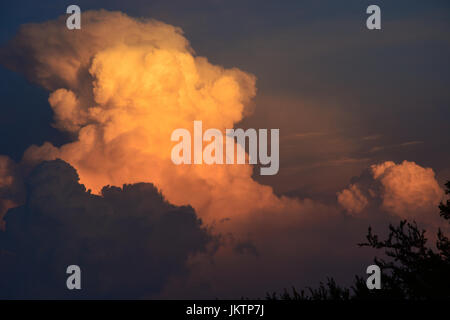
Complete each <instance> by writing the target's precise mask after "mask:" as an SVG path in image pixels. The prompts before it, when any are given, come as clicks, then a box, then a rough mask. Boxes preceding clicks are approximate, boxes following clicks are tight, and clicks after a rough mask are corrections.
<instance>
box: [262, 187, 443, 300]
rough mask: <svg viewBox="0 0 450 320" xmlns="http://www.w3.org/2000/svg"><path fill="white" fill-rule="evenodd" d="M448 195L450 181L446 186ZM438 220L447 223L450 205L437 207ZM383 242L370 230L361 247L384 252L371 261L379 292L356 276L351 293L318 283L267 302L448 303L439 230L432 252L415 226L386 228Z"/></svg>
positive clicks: (273, 296) (404, 222)
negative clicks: (379, 282)
mask: <svg viewBox="0 0 450 320" xmlns="http://www.w3.org/2000/svg"><path fill="white" fill-rule="evenodd" d="M445 186H446V194H449V193H450V181H449V182H447V183H446V184H445ZM439 209H440V216H441V217H442V218H443V219H445V220H446V221H447V222H449V223H450V201H449V200H447V201H446V203H442V202H441V203H440V205H439ZM389 231H390V232H389V235H388V237H387V239H386V240H380V239H379V237H378V236H377V235H376V234H374V233H373V232H372V229H371V228H370V227H369V230H368V234H367V237H366V238H367V242H365V243H360V244H358V245H359V246H361V247H364V246H366V247H372V248H374V249H378V250H382V251H384V255H385V256H386V259H385V258H378V257H375V258H374V263H375V264H376V265H378V266H379V267H380V268H381V270H382V272H383V275H382V288H381V290H369V289H368V288H367V286H366V281H365V279H363V278H361V277H358V276H356V279H355V282H354V284H353V286H352V287H351V289H347V288H342V287H339V286H338V285H337V284H336V283H335V281H334V279H332V278H329V279H328V280H327V283H326V284H323V283H320V286H319V288H318V289H312V288H308V291H309V294H306V293H305V291H304V290H302V291H301V292H300V294H299V293H298V292H297V291H296V289H295V288H293V289H292V293H289V292H287V290H285V292H284V293H283V294H281V295H278V294H276V293H272V294H268V295H267V296H266V298H267V299H271V300H274V299H275V300H276V299H281V300H349V299H354V300H362V299H410V300H425V299H450V241H449V238H448V237H447V236H446V235H444V232H443V231H442V230H441V229H439V230H438V233H437V240H436V244H435V249H434V250H433V249H432V248H430V247H429V246H427V242H428V239H427V238H426V237H425V233H426V230H421V229H419V227H418V226H417V224H416V222H415V221H413V222H408V221H407V220H402V221H400V223H399V225H398V226H393V225H392V224H391V225H389Z"/></svg>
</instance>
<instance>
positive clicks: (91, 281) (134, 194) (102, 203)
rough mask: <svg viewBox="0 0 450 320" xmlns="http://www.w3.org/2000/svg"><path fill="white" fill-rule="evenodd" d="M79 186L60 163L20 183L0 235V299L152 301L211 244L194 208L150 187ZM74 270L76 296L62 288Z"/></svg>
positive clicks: (42, 168) (39, 169)
mask: <svg viewBox="0 0 450 320" xmlns="http://www.w3.org/2000/svg"><path fill="white" fill-rule="evenodd" d="M78 181H79V177H78V174H77V172H76V170H75V169H74V168H73V167H71V166H70V165H69V164H67V163H66V162H64V161H62V160H55V161H49V162H43V163H42V164H40V165H39V166H38V167H36V169H35V170H34V171H33V172H32V173H31V174H30V175H29V176H28V178H26V180H25V188H26V191H27V196H26V202H25V203H24V204H23V205H22V206H20V207H17V208H15V209H11V210H10V211H9V212H8V213H7V214H6V216H5V221H6V230H5V231H4V232H0V248H1V258H0V274H1V275H2V276H1V279H0V298H2V299H4V298H7V299H14V298H31V299H36V298H38V299H45V298H58V299H74V298H89V299H97V298H98V299H104V298H106V299H114V298H124V299H137V298H145V297H151V296H152V295H155V294H157V293H158V292H160V290H161V289H162V287H163V286H164V284H165V283H166V282H167V281H168V279H169V278H170V277H171V276H180V275H181V276H182V275H184V274H186V273H187V268H186V261H187V259H188V256H189V255H190V254H194V253H197V252H200V251H204V250H206V247H207V245H208V243H210V242H211V241H212V236H211V235H210V234H209V232H208V230H207V229H205V227H204V226H203V225H202V221H201V220H200V219H198V218H197V215H196V213H195V211H194V209H193V208H192V207H190V206H181V207H178V206H174V205H172V204H170V203H168V202H167V201H166V200H165V199H164V197H163V196H162V195H161V193H160V192H159V191H158V190H157V189H156V188H155V187H154V186H153V184H150V183H138V184H133V185H124V186H123V188H118V187H110V186H106V187H104V188H103V190H102V192H101V195H100V196H97V195H93V194H91V193H90V191H89V190H88V191H87V190H86V188H85V187H84V185H81V184H79V182H78ZM72 264H75V265H79V266H80V268H81V275H82V277H81V278H82V282H81V286H82V289H81V290H68V289H67V287H66V279H67V277H68V276H69V275H67V274H66V268H67V266H69V265H72Z"/></svg>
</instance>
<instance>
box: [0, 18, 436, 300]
mask: <svg viewBox="0 0 450 320" xmlns="http://www.w3.org/2000/svg"><path fill="white" fill-rule="evenodd" d="M0 61H1V62H2V63H3V64H5V65H6V66H8V67H9V68H11V69H13V70H15V71H18V72H21V73H23V74H24V75H26V76H27V77H28V79H30V80H32V81H34V82H35V83H37V84H39V85H41V86H42V87H44V88H46V89H47V90H49V91H50V95H49V103H50V106H51V107H52V109H53V111H54V126H55V127H56V128H58V129H60V130H64V131H66V132H68V133H69V134H71V135H72V137H73V142H71V143H68V144H65V145H63V146H61V147H56V146H53V145H52V144H50V143H48V142H46V143H44V144H43V145H41V146H30V147H29V148H28V149H27V150H26V151H25V153H24V156H23V159H22V161H21V163H19V164H14V163H13V162H12V161H11V160H9V159H7V158H0V168H4V169H1V170H0V181H2V182H1V183H3V185H4V186H5V187H4V188H3V189H2V190H0V203H2V205H3V208H6V209H3V211H6V210H7V209H9V208H11V207H13V206H17V205H20V204H22V203H23V202H24V196H23V195H24V193H23V189H21V187H20V186H21V185H23V179H27V178H26V177H27V175H28V174H29V172H31V170H32V168H33V167H34V166H36V165H37V164H39V163H41V162H42V161H44V160H54V159H57V158H59V159H62V160H64V161H66V162H67V163H69V164H70V165H71V166H73V167H74V168H75V169H76V171H77V172H78V175H79V177H80V182H81V183H82V184H84V185H85V186H86V188H88V189H91V190H92V192H93V193H94V194H98V195H100V194H101V190H102V188H103V187H104V186H107V185H115V186H122V185H124V184H134V183H140V182H151V183H153V184H154V185H155V186H156V187H157V188H158V190H161V192H162V193H163V194H164V196H165V197H166V199H167V200H168V201H169V202H170V203H173V204H174V205H177V206H182V205H191V206H192V207H193V208H194V209H195V211H196V213H197V214H198V216H199V217H200V218H202V219H203V221H204V222H205V223H206V224H209V225H213V226H214V227H215V228H216V229H218V230H219V231H220V232H222V233H223V234H227V235H228V234H231V237H229V238H227V239H231V240H230V241H229V243H227V244H231V245H223V246H221V247H220V249H219V250H218V251H217V252H216V254H215V256H214V262H215V263H213V264H211V263H210V262H211V261H210V260H209V258H210V257H207V258H206V259H202V257H201V254H199V255H197V256H195V257H193V258H192V259H190V261H189V265H190V268H191V270H192V277H190V278H189V280H185V279H184V280H179V281H181V282H183V281H187V282H184V283H186V286H185V288H186V290H187V291H189V292H191V293H192V290H193V291H195V289H193V288H195V287H196V286H198V285H199V284H202V283H203V281H206V282H207V286H208V290H209V291H208V290H203V287H202V290H201V291H202V293H205V292H206V291H208V292H209V293H210V296H209V297H211V296H224V295H225V296H229V297H236V294H239V295H242V294H247V293H249V289H252V290H253V291H252V293H255V292H256V291H257V292H258V293H259V294H261V293H262V294H264V292H266V290H271V289H281V288H280V287H277V286H279V285H280V283H281V282H282V283H283V285H292V284H293V282H292V281H296V280H295V279H298V278H301V277H303V280H305V277H308V278H310V277H314V276H313V274H314V273H315V275H316V278H315V279H323V272H325V271H327V272H328V273H327V274H331V272H332V271H333V270H334V269H333V270H332V268H336V264H339V263H341V264H340V266H344V265H345V266H346V267H350V268H355V265H356V266H357V267H358V266H359V264H358V263H356V261H357V260H358V259H359V257H358V255H357V254H355V251H354V249H356V248H355V244H356V243H357V242H358V241H359V240H360V239H361V238H360V237H359V235H358V234H352V233H351V232H350V231H351V230H355V229H356V228H363V227H364V228H365V226H366V222H365V221H362V222H361V221H359V220H357V219H354V220H347V219H346V217H344V216H343V215H342V214H341V213H340V212H339V210H338V209H337V207H336V206H334V205H325V204H321V203H317V202H315V201H312V200H310V199H303V200H301V199H296V198H287V197H283V196H282V197H278V196H276V195H275V194H274V193H273V190H272V188H271V187H269V186H265V185H262V184H259V183H258V182H256V181H255V180H253V179H252V170H253V168H252V166H250V165H180V166H176V165H174V164H173V162H172V161H171V149H172V147H173V145H174V143H173V142H172V141H171V140H170V137H171V133H172V132H173V130H175V129H178V128H186V129H188V130H191V129H192V125H193V121H194V120H201V121H202V122H203V126H204V128H217V129H219V130H221V131H224V130H225V129H227V128H233V127H234V126H235V124H236V123H237V122H239V121H240V120H242V119H243V118H244V117H245V116H247V115H248V114H249V113H250V112H251V108H250V107H249V106H250V101H251V99H252V98H253V97H254V96H255V94H256V79H255V77H254V76H253V75H251V74H249V73H246V72H244V71H241V70H239V69H236V68H232V69H225V68H223V67H221V66H217V65H213V64H211V63H210V62H208V60H207V59H206V58H204V57H199V56H196V55H195V53H194V51H193V49H192V48H191V47H190V45H189V42H188V41H187V39H186V38H185V37H184V36H183V33H182V31H181V30H180V29H179V28H176V27H174V26H171V25H167V24H165V23H162V22H159V21H155V20H148V19H135V18H131V17H128V16H127V15H125V14H122V13H119V12H107V11H88V12H83V23H82V28H81V30H68V29H67V28H66V24H65V17H61V18H59V19H57V20H54V21H48V22H45V23H41V24H28V25H25V26H23V27H22V28H21V29H20V31H19V33H18V34H17V36H16V37H15V38H14V39H13V40H11V42H10V43H9V44H8V45H7V46H6V47H4V48H2V49H1V51H0ZM1 159H3V160H1ZM2 163H3V164H2ZM14 168H15V169H14ZM391 171H392V169H389V170H388V171H386V173H385V174H384V175H380V177H379V178H377V179H376V181H383V182H384V184H386V186H388V187H389V186H390V185H391V184H389V183H388V181H387V180H386V181H384V180H383V178H382V177H390V175H389V174H388V173H389V172H391ZM394 176H398V177H401V178H404V177H407V175H402V174H398V173H395V174H394ZM425 176H426V175H425ZM386 179H388V178H386ZM388 180H389V179H388ZM394 180H395V179H394ZM394 180H392V181H394ZM13 181H15V185H17V186H18V187H17V188H16V189H11V188H10V186H11V183H12V182H13ZM21 181H22V183H21ZM389 181H390V180H389ZM354 185H355V186H354V187H352V188H351V189H350V190H349V191H348V192H343V194H344V196H341V197H340V200H339V201H340V202H341V204H344V205H345V206H347V207H348V208H350V206H351V205H352V201H354V199H357V200H358V203H357V205H353V206H352V208H353V209H352V210H353V212H354V213H356V212H361V210H363V208H365V207H366V206H367V205H368V204H367V203H369V204H370V199H369V197H368V196H367V194H366V193H365V192H363V191H361V192H359V191H358V190H362V189H361V186H360V185H359V184H357V183H355V184H354ZM418 186H419V185H418ZM420 186H422V187H427V186H428V185H427V184H421V185H420ZM0 188H1V187H0ZM357 188H358V189H357ZM391 188H393V189H395V184H392V185H391ZM358 192H359V193H358ZM119 193H120V192H119ZM397 198H401V195H400V194H396V197H395V199H397ZM366 202H367V203H366ZM404 202H405V201H404ZM386 203H387V204H386V208H391V207H392V208H396V207H395V205H393V203H394V202H392V201H391V202H389V201H387V202H386ZM406 203H407V202H406ZM411 205H413V204H411ZM0 210H1V207H0ZM12 211H13V210H12ZM0 213H1V212H0ZM13 213H14V212H12V213H11V217H12V216H13ZM229 218H231V219H229ZM105 228H107V226H105ZM361 230H362V229H361ZM226 241H228V240H226ZM324 252H326V253H327V254H323V253H324ZM317 261H319V262H317ZM336 261H338V262H336ZM334 263H336V264H334ZM318 264H320V266H321V267H320V268H318V267H317V265H318ZM327 268H328V269H327ZM338 269H340V270H341V269H342V270H344V267H342V268H338ZM230 279H234V281H231V280H230ZM292 279H294V280H292ZM193 283H194V284H193ZM303 284H305V282H303ZM307 284H309V285H312V284H314V283H311V282H309V283H307ZM181 287H182V286H181V285H180V282H177V283H176V285H174V286H170V285H168V286H167V288H165V289H164V292H165V293H167V295H168V296H173V295H174V294H176V291H177V290H181V289H180V288H181ZM157 288H161V287H160V286H159V287H158V286H157ZM187 291H186V292H187ZM186 292H184V294H182V296H181V297H186V295H185V294H186ZM237 292H239V293H237Z"/></svg>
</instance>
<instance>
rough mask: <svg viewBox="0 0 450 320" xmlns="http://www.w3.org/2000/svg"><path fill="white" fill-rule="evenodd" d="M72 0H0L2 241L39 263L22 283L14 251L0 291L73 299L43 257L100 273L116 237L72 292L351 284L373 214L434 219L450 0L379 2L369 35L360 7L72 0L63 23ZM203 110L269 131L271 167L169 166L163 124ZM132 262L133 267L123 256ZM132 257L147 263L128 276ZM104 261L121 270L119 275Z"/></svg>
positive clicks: (227, 291)
mask: <svg viewBox="0 0 450 320" xmlns="http://www.w3.org/2000/svg"><path fill="white" fill-rule="evenodd" d="M69 4H72V3H66V2H63V1H40V2H39V3H37V2H35V1H22V0H20V1H14V2H11V3H2V4H1V7H0V12H1V19H0V47H1V49H0V81H1V83H0V84H1V85H0V92H1V97H2V103H1V106H0V155H1V156H0V204H1V206H0V210H2V211H1V214H2V215H5V214H6V217H5V221H6V223H5V224H4V231H3V234H2V237H0V241H1V242H2V243H3V245H2V246H3V247H4V248H5V249H2V250H6V252H14V254H17V256H23V257H24V259H25V260H26V261H31V262H32V263H35V262H36V261H38V262H39V265H40V266H42V269H39V270H37V271H36V272H37V273H39V274H41V276H39V275H38V276H37V277H36V278H37V279H38V280H36V281H38V282H39V285H38V286H36V285H35V284H34V285H31V284H30V283H29V282H26V281H25V280H20V279H23V276H22V274H26V273H27V271H26V268H24V267H23V266H22V268H11V266H14V265H16V264H20V263H22V262H23V261H22V262H20V261H19V262H18V261H12V262H7V263H5V266H3V267H4V271H3V273H4V274H7V272H10V273H12V274H13V277H10V278H9V279H14V281H12V282H11V281H10V282H9V283H8V285H6V286H5V288H6V287H7V288H9V289H8V291H6V290H4V292H2V296H7V297H9V296H27V297H31V298H33V297H39V296H50V297H51V296H60V295H62V296H63V297H65V298H70V294H69V293H67V292H66V291H63V292H62V293H61V292H60V291H59V289H58V281H59V280H58V279H59V278H56V279H57V280H55V283H53V282H51V281H50V282H49V281H47V280H48V278H47V277H50V275H49V274H51V272H52V271H49V270H62V266H64V265H65V264H67V263H68V261H70V260H71V257H74V258H72V259H73V260H76V259H77V258H75V257H78V259H79V260H80V261H81V262H82V263H81V262H80V264H82V265H81V267H82V269H83V267H84V268H86V270H89V269H91V270H93V271H92V273H93V274H94V272H97V273H98V274H100V273H102V272H106V271H105V270H106V269H108V267H107V266H105V265H103V264H100V263H99V262H98V260H99V259H100V256H101V253H100V252H105V250H104V247H109V246H111V244H112V243H116V242H117V241H118V240H117V239H118V238H120V239H122V240H123V241H119V242H120V245H119V244H117V245H118V246H119V247H120V250H118V251H114V250H112V251H110V252H109V251H107V250H106V252H109V253H108V254H109V257H110V263H111V264H113V265H115V266H116V267H114V268H112V269H108V270H109V272H110V273H109V276H110V278H108V277H107V276H104V277H100V276H99V277H98V278H96V277H92V278H89V279H88V280H86V281H87V283H89V285H90V287H91V288H92V289H91V290H89V289H88V288H87V289H86V290H85V292H84V293H82V294H86V296H84V297H88V298H90V297H106V298H115V297H125V298H173V297H182V298H185V297H207V298H214V297H225V298H229V297H241V296H243V295H247V296H252V297H258V296H259V297H261V296H264V295H265V293H266V292H267V291H271V290H281V289H282V288H284V287H290V286H292V285H296V286H299V287H300V286H305V285H315V284H317V283H318V282H319V281H321V280H324V279H325V278H326V277H327V276H335V277H336V278H337V279H338V280H340V281H341V282H343V283H349V281H351V280H352V279H353V276H354V274H357V273H359V274H364V270H365V267H366V266H367V265H368V264H369V263H370V261H371V258H372V256H373V252H369V251H368V250H366V251H364V250H363V249H360V248H358V247H357V245H356V244H357V243H358V242H360V241H362V240H363V239H364V236H365V233H366V231H367V227H368V226H369V225H374V226H378V227H379V229H378V230H380V233H382V230H383V227H384V226H386V225H387V224H388V223H389V222H395V221H398V220H399V219H401V218H407V219H415V220H417V221H418V222H420V223H422V224H423V225H424V226H427V227H429V228H437V227H438V226H440V225H439V219H436V217H437V216H438V215H437V213H436V211H437V204H438V203H439V201H440V200H441V199H443V197H444V193H443V189H442V186H443V183H444V182H445V181H447V180H448V179H450V165H449V164H450V135H449V129H448V119H449V117H450V108H449V105H450V93H449V91H448V89H447V88H448V87H449V85H450V75H449V72H448V71H449V70H450V59H449V56H450V41H449V38H448V34H449V31H450V22H449V21H450V19H449V15H450V10H449V9H450V6H449V4H448V2H447V1H395V3H393V2H392V1H378V2H377V3H376V4H378V5H379V6H380V8H381V17H382V29H381V30H368V29H367V28H366V19H367V16H368V15H367V14H366V13H365V11H366V8H367V6H368V5H370V4H374V3H372V2H371V1H340V2H337V1H284V2H282V3H280V2H279V1H278V2H277V1H239V2H237V1H189V2H186V1H126V2H123V1H78V2H77V5H79V6H80V8H81V11H82V21H81V30H72V31H70V32H69V31H68V30H66V29H64V28H65V19H66V16H65V10H66V8H67V6H68V5H69ZM101 9H104V10H106V11H99V10H101ZM58 17H60V18H59V20H57V19H58ZM149 19H154V20H149ZM30 23H33V24H32V25H28V26H23V25H24V24H30ZM21 26H22V27H21ZM85 30H86V31H85ZM13 39H14V40H13ZM158 66H163V67H158ZM186 79H188V80H186ZM199 88H201V89H199ZM199 119H200V120H203V121H204V124H205V126H208V127H214V128H219V129H221V130H224V129H225V128H230V127H234V128H244V129H247V128H256V129H259V128H267V129H271V128H279V129H280V140H279V148H280V156H279V158H280V169H279V172H278V173H277V174H276V175H271V176H261V175H259V174H258V172H259V170H257V169H258V165H256V166H254V167H252V166H248V165H245V166H239V165H237V166H234V165H231V166H219V165H214V166H206V165H202V166H199V167H190V166H182V167H173V163H171V162H170V161H168V159H169V154H170V148H171V147H172V146H173V144H172V142H171V141H170V140H169V138H168V137H169V135H170V132H171V131H172V130H173V129H174V128H176V127H177V126H183V127H187V126H189V125H191V124H192V121H193V120H199ZM56 159H61V160H63V161H61V160H56ZM42 161H44V162H42ZM45 161H47V162H45ZM141 183H143V184H144V185H141ZM83 185H84V186H83ZM105 186H114V188H117V190H116V189H114V190H115V192H116V193H117V194H120V195H123V203H120V201H118V202H114V201H113V200H114V199H113V197H111V196H109V197H108V191H109V195H111V190H109V189H107V188H106V189H104V188H103V187H105ZM125 186H128V187H125ZM153 188H156V191H155V190H154V189H153ZM158 192H159V193H161V194H162V198H159V197H154V196H153V195H154V194H155V193H156V194H158ZM147 197H149V199H152V200H149V201H148V202H145V201H144V200H143V199H146V198H147ZM33 199H35V200H33ZM43 199H47V200H46V201H49V203H50V204H52V205H49V204H48V203H47V202H46V201H44V200H43ZM49 199H50V200H49ZM139 199H141V200H139ZM127 201H128V202H127ZM141 201H144V202H143V203H141ZM135 203H136V205H135ZM55 208H56V209H55ZM80 208H84V209H83V210H81V209H80ZM168 208H169V209H168ZM8 210H9V211H8ZM77 210H81V211H80V213H79V214H78V216H79V218H76V217H77ZM173 210H175V211H176V212H178V213H177V214H176V215H174V216H173V217H170V218H167V219H168V220H167V221H166V220H164V219H163V218H161V214H163V215H164V214H166V211H169V212H173ZM7 211H8V213H6V212H7ZM185 211H186V212H188V213H186V214H185V215H183V214H182V213H183V212H185ZM65 212H68V213H67V215H66V214H65ZM146 212H148V214H149V215H150V216H152V217H154V218H148V217H145V215H146ZM72 214H73V215H72ZM97 215H99V216H101V218H99V217H98V216H97ZM117 215H119V216H121V218H120V219H119V218H117ZM20 217H22V218H20ZM27 217H28V218H27ZM186 217H189V218H186ZM141 218H142V219H144V220H145V221H146V222H145V223H142V224H139V223H135V220H133V219H141ZM147 218H148V219H147ZM24 219H25V220H26V219H32V221H33V223H32V224H31V225H30V224H27V223H25V220H24ZM47 219H49V220H47ZM92 219H94V220H95V219H99V220H98V221H97V220H96V221H97V222H96V223H98V228H99V229H100V230H102V231H101V232H98V233H97V232H95V231H93V230H91V229H90V224H91V222H92ZM117 219H118V220H117ZM160 219H162V221H160ZM185 219H187V220H185ZM196 219H198V220H196ZM49 221H50V222H49ZM101 221H103V222H101ZM127 221H129V222H127ZM128 223H129V225H128ZM69 225H73V228H70V229H69V230H70V231H67V232H68V233H69V234H71V236H70V237H69V238H70V239H67V240H65V239H64V237H63V236H62V235H63V234H66V232H65V231H64V230H65V229H64V228H68V226H69ZM8 226H10V227H8ZM58 226H59V227H58ZM127 226H128V227H129V228H127ZM145 226H147V227H146V229H145V228H144V230H142V228H143V227H145ZM27 228H29V230H27ZM59 228H62V229H61V230H60V229H59ZM23 230H27V232H24V231H23ZM43 230H49V231H50V234H49V235H48V238H47V236H46V237H41V236H40V235H41V234H42V232H43ZM52 230H53V231H54V232H52ZM130 230H135V232H134V233H136V236H135V237H131V235H130V234H132V233H133V232H132V231H131V232H130ZM161 230H167V232H162V231H161ZM174 230H185V231H186V232H185V233H183V232H174ZM147 231H148V236H149V237H150V238H152V240H154V241H156V242H157V243H161V247H159V248H155V247H154V246H153V245H148V241H149V240H148V239H146V234H147V233H146V232H147ZM137 235H139V236H137ZM167 235H171V236H167ZM60 237H62V238H60ZM130 237H131V238H130ZM178 237H183V238H181V239H185V241H179V238H178ZM58 239H60V240H58ZM61 239H62V240H61ZM52 243H53V245H52ZM54 243H58V245H56V244H54ZM179 243H184V244H185V245H184V246H181V247H180V245H179ZM122 246H123V248H122ZM75 248H76V249H75ZM82 248H84V249H82ZM32 249H33V250H32ZM34 250H37V252H40V253H41V254H39V255H34V254H32V252H35V251H34ZM2 252H3V251H2ZM61 252H66V253H65V254H63V255H62V256H61V258H60V259H59V258H55V259H54V260H52V259H50V260H49V259H47V260H49V261H47V260H46V257H49V256H52V257H59V254H61ZM130 252H131V253H130ZM70 253H71V254H70ZM133 253H134V254H135V255H133ZM128 255H131V258H130V257H128ZM137 257H139V259H140V258H142V259H144V260H143V261H146V264H145V265H143V267H142V269H139V270H138V271H136V270H129V268H127V266H126V265H125V266H121V264H120V263H118V262H117V261H123V260H124V259H138V258H137ZM170 257H173V259H171V258H170ZM160 258H161V259H160ZM13 260H14V259H13ZM19 260H20V259H19ZM108 261H109V260H108ZM137 261H139V260H137ZM147 261H148V262H147ZM105 268H106V269H105ZM17 270H21V271H20V272H19V271H17ZM146 270H152V271H149V273H151V274H153V275H158V276H157V277H153V276H149V277H148V282H145V283H143V284H142V283H141V284H140V285H137V284H138V283H140V282H139V278H142V277H145V272H146ZM161 270H164V272H162V271H161ZM161 272H162V273H161ZM117 273H122V274H124V275H125V276H124V279H125V280H123V283H122V282H119V283H116V284H113V281H112V280H111V279H112V278H117V276H116V274H117ZM87 274H89V273H87ZM106 274H108V272H106ZM58 277H61V278H64V277H65V274H64V273H62V274H58ZM25 278H31V276H30V275H28V276H27V277H25ZM33 278H34V276H33ZM52 279H53V278H52ZM96 279H100V280H98V281H97V280H96ZM126 279H128V280H126ZM155 279H160V280H159V282H158V281H156V280H155ZM103 282H104V283H103ZM14 283H21V286H20V288H19V289H18V288H16V286H15V285H14ZM34 287H36V288H40V287H45V290H44V289H43V290H42V291H40V290H39V289H36V291H33V290H31V289H30V288H34ZM105 288H107V289H105Z"/></svg>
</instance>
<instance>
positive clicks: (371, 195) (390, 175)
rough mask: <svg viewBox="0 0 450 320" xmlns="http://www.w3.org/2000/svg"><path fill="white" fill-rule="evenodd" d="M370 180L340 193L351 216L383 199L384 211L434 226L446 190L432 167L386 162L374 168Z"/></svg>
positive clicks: (360, 182)
mask: <svg viewBox="0 0 450 320" xmlns="http://www.w3.org/2000/svg"><path fill="white" fill-rule="evenodd" d="M368 175H369V176H370V177H366V178H364V177H362V178H361V179H359V181H357V182H356V183H354V184H351V185H350V186H349V187H348V188H347V189H344V190H342V191H341V192H338V202H339V203H340V204H341V206H343V207H344V208H345V209H346V210H347V211H348V212H349V213H351V214H356V215H358V214H361V213H363V212H364V210H366V208H367V207H368V205H369V203H370V202H375V201H376V200H379V202H380V208H381V209H383V210H384V211H387V212H389V213H391V214H393V215H396V216H399V217H401V218H403V219H410V220H413V219H415V220H417V221H420V222H426V223H431V224H434V223H435V222H436V220H438V215H437V214H434V213H435V212H436V210H437V206H438V204H439V202H440V201H441V200H442V199H443V196H444V191H443V190H442V189H441V188H440V187H439V184H438V182H437V181H436V178H435V174H434V171H433V169H431V168H423V167H421V166H419V165H418V164H416V163H414V162H410V161H403V162H402V163H400V164H396V163H394V162H392V161H386V162H383V163H380V164H375V165H372V166H370V168H369V170H368Z"/></svg>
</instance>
